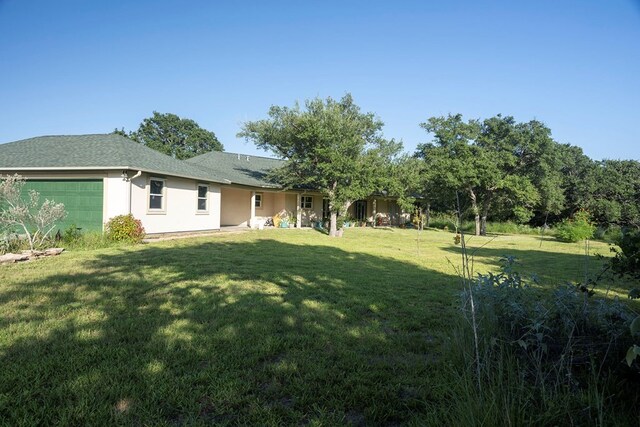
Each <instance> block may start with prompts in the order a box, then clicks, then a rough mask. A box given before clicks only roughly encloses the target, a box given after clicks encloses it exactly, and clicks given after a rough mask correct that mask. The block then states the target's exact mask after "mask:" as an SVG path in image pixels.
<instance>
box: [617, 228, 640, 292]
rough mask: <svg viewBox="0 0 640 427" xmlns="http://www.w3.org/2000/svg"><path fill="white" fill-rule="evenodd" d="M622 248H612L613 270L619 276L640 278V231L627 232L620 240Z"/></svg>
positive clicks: (619, 243) (619, 244)
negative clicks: (613, 254)
mask: <svg viewBox="0 0 640 427" xmlns="http://www.w3.org/2000/svg"><path fill="white" fill-rule="evenodd" d="M618 246H619V247H620V249H616V248H611V251H612V252H614V253H615V256H614V257H613V258H611V261H610V265H611V270H612V271H613V272H614V273H616V274H618V275H619V276H625V275H626V276H630V277H632V278H635V279H638V280H640V231H633V232H627V233H625V234H624V235H623V236H622V238H621V239H620V240H619V241H618Z"/></svg>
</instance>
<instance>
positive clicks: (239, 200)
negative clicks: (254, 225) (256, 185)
mask: <svg viewBox="0 0 640 427" xmlns="http://www.w3.org/2000/svg"><path fill="white" fill-rule="evenodd" d="M250 218H251V191H249V190H243V189H238V188H230V187H222V190H221V208H220V225H222V226H225V225H241V226H246V225H248V224H249V219H250Z"/></svg>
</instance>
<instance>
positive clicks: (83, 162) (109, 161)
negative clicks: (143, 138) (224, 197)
mask: <svg viewBox="0 0 640 427" xmlns="http://www.w3.org/2000/svg"><path fill="white" fill-rule="evenodd" d="M47 169H51V170H54V169H63V170H64V169H134V170H142V171H145V172H151V173H158V174H163V175H171V176H178V177H185V178H193V179H197V180H203V181H209V182H219V183H227V184H228V183H229V181H228V180H225V177H224V176H223V175H222V174H220V173H218V171H217V170H216V169H214V170H209V169H204V168H202V167H198V166H196V165H194V164H191V163H187V162H184V161H181V160H177V159H174V158H173V157H170V156H167V155H164V154H162V153H160V152H158V151H155V150H152V149H151V148H148V147H145V146H144V145H142V144H138V143H137V142H134V141H132V140H130V139H129V138H125V137H123V136H121V135H115V134H96V135H58V136H40V137H36V138H29V139H23V140H21V141H15V142H8V143H6V144H0V170H47Z"/></svg>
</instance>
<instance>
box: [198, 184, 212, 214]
mask: <svg viewBox="0 0 640 427" xmlns="http://www.w3.org/2000/svg"><path fill="white" fill-rule="evenodd" d="M208 196H209V186H208V185H203V184H198V212H207V211H208V210H209V208H208V207H207V199H208Z"/></svg>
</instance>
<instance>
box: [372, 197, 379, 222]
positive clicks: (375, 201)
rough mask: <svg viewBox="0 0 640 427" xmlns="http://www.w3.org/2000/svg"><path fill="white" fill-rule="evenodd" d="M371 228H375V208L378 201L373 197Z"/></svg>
mask: <svg viewBox="0 0 640 427" xmlns="http://www.w3.org/2000/svg"><path fill="white" fill-rule="evenodd" d="M372 205H373V227H374V228H375V226H376V212H377V207H378V200H377V199H376V198H375V197H374V198H373V203H372Z"/></svg>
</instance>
